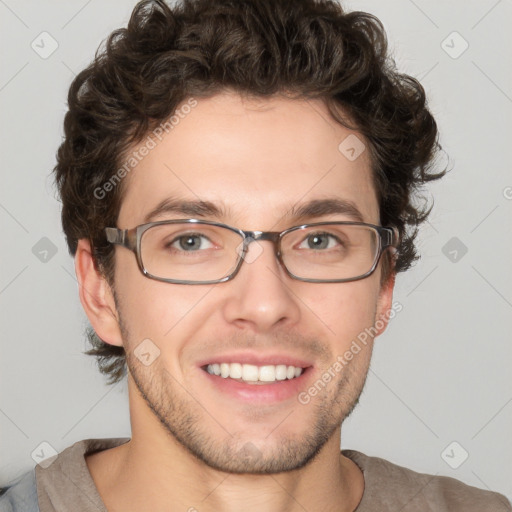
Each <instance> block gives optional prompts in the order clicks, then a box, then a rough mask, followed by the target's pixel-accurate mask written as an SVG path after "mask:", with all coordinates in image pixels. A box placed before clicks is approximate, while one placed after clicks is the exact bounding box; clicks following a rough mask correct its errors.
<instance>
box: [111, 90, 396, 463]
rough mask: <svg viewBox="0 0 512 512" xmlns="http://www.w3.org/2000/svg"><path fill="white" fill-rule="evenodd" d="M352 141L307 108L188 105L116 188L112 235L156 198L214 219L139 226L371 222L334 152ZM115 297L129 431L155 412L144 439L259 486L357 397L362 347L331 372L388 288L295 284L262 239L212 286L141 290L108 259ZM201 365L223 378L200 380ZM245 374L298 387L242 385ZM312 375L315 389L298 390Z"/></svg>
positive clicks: (140, 217) (317, 439)
mask: <svg viewBox="0 0 512 512" xmlns="http://www.w3.org/2000/svg"><path fill="white" fill-rule="evenodd" d="M351 134H352V135H353V133H352V132H350V131H349V130H347V129H346V128H344V127H342V126H340V125H339V124H337V123H336V122H335V121H334V120H332V119H331V118H330V116H329V114H328V112H327V109H326V108H325V106H324V105H323V103H321V102H320V101H316V100H315V101H302V100H289V99H281V98H272V99H265V100H247V99H246V100H242V99H241V98H240V97H239V96H238V95H236V94H234V93H223V94H219V95H216V96H214V97H212V98H209V99H200V100H197V105H196V106H195V107H194V108H192V109H191V112H190V113H189V114H188V115H187V116H184V117H183V118H182V119H180V121H179V123H178V124H176V125H175V126H174V128H173V129H172V130H171V131H169V133H168V134H167V135H166V136H165V137H164V138H163V140H162V141H161V142H159V143H158V144H157V145H156V147H154V148H153V149H152V150H151V151H150V152H149V153H148V154H147V156H145V157H144V158H143V159H142V160H141V161H140V163H139V164H138V165H137V167H136V169H134V170H133V171H132V172H131V174H130V175H129V176H128V177H127V178H125V182H124V187H125V195H124V199H123V202H122V206H121V209H120V214H119V220H118V227H119V228H123V229H127V228H132V227H134V226H137V225H139V224H143V223H144V222H148V220H146V216H147V215H148V214H149V213H150V212H151V211H152V210H153V209H154V208H155V207H156V206H157V205H158V204H159V203H161V202H162V201H163V200H166V199H169V198H172V200H173V201H174V202H175V203H176V202H178V203H179V202H182V201H187V202H197V201H208V202H210V203H213V204H214V205H215V206H217V209H218V212H217V213H218V215H216V216H213V213H212V212H202V215H201V212H200V211H197V212H195V214H194V215H192V214H191V212H190V211H186V210H184V211H182V212H180V211H178V210H169V211H162V212H161V213H160V214H158V215H156V216H154V217H152V218H151V219H150V220H151V221H157V220H166V219H183V218H199V219H203V220H213V221H217V222H222V223H225V224H228V225H231V226H234V227H237V228H240V229H244V230H254V231H256V230H261V231H282V230H284V229H287V228H289V227H292V226H294V225H300V224H303V223H306V222H324V221H351V220H355V219H354V217H353V216H351V214H350V212H347V211H343V210H340V211H334V210H332V209H331V210H325V211H324V212H323V213H322V212H321V211H316V212H315V211H313V212H310V214H311V215H308V216H307V217H301V218H300V219H299V218H295V217H294V216H293V215H292V207H294V211H296V210H297V209H298V207H300V206H302V205H304V204H306V203H308V202H310V201H315V200H326V199H338V200H341V201H345V202H349V203H351V204H352V205H353V206H355V208H357V210H358V211H359V212H360V215H361V216H362V220H363V221H364V222H368V223H372V224H379V212H378V203H377V197H376V194H375V190H374V187H373V184H372V177H371V171H370V162H369V155H368V152H367V151H364V152H363V153H362V154H361V155H360V156H359V157H358V158H357V159H355V160H354V159H348V158H346V156H345V155H344V154H343V153H342V152H340V150H339V149H338V146H339V145H340V143H341V142H342V141H343V140H344V139H345V138H346V137H347V136H349V135H351ZM360 138H361V137H360ZM114 287H115V296H116V307H117V313H118V316H119V318H120V322H121V327H122V334H123V344H124V346H125V349H126V353H127V364H128V368H129V374H130V375H129V379H133V380H130V386H132V387H133V389H134V390H137V392H136V393H135V395H134V396H131V397H130V400H131V408H132V411H131V412H132V417H133V416H134V415H135V423H136V422H137V418H136V417H137V415H138V416H139V417H140V416H143V415H151V416H153V415H154V417H156V418H157V419H158V420H159V422H157V423H158V425H159V428H163V429H164V431H166V432H168V433H170V434H172V436H173V437H174V438H175V439H176V440H177V441H178V442H179V443H180V444H181V445H182V446H183V447H185V448H186V449H187V450H188V451H189V452H191V453H193V454H194V455H195V456H196V457H197V458H199V459H200V460H201V461H203V462H204V463H205V464H207V465H208V466H210V467H214V468H217V469H221V470H223V471H228V472H267V473H268V472H279V471H286V470H291V469H296V468H299V467H302V466H303V465H305V464H306V463H307V462H308V461H310V460H311V459H312V458H313V457H314V456H315V454H317V453H318V452H319V451H320V450H321V448H322V447H323V446H324V445H325V443H326V442H327V441H328V440H329V439H330V438H332V436H333V435H335V434H336V433H339V431H338V429H339V427H340V425H341V423H342V421H343V419H344V418H345V417H346V416H347V415H348V414H349V413H350V411H351V410H352V408H353V407H354V405H355V403H356V402H357V400H358V397H359V395H360V393H361V390H362V387H363V384H364V381H365V378H366V374H367V371H368V365H369V361H370V356H371V349H372V344H371V341H370V342H368V343H367V344H366V345H365V346H362V348H361V350H360V351H359V352H358V353H357V354H356V355H354V357H353V358H352V359H351V360H350V361H346V360H344V364H343V367H342V369H341V370H338V371H336V370H334V371H333V365H334V364H335V362H336V361H337V360H338V361H339V360H340V359H339V357H338V356H343V354H344V353H345V352H346V351H347V350H348V349H349V348H350V346H351V343H352V341H353V340H355V339H356V338H357V336H358V335H359V334H360V333H361V332H362V331H364V330H365V328H368V327H370V326H372V325H373V324H374V323H375V321H376V320H377V319H378V318H380V317H381V316H382V315H383V314H384V313H385V311H386V310H387V308H389V305H390V300H391V288H392V287H386V288H381V286H380V266H379V267H377V270H376V271H375V272H374V273H373V274H371V275H370V276H369V277H367V278H364V279H361V280H358V281H353V282H347V283H308V282H301V281H298V280H294V279H292V278H291V277H289V276H288V275H287V273H286V272H285V270H284V269H283V268H282V266H281V265H280V263H279V261H278V260H277V258H276V256H275V252H274V246H273V243H272V242H270V241H260V242H258V243H252V244H251V245H249V250H248V253H247V256H246V261H245V262H244V263H243V264H242V266H241V268H240V270H239V272H238V274H237V275H236V277H235V278H234V279H233V280H230V281H227V282H223V283H217V284H211V285H185V284H169V283H164V282H159V281H156V280H152V279H148V278H146V277H145V276H144V275H143V274H142V273H141V272H140V270H139V268H138V266H137V263H136V259H135V257H134V254H133V253H132V252H130V251H129V250H127V249H126V248H123V247H119V246H118V247H116V274H115V281H114ZM148 339H149V340H150V341H147V340H148ZM143 340H146V341H145V342H144V343H146V345H141V347H142V346H145V347H149V352H150V353H152V354H153V355H155V354H158V357H156V359H154V361H153V362H152V363H151V364H149V365H146V364H143V363H142V362H141V361H140V360H139V358H138V357H137V356H136V354H137V347H138V346H139V345H140V344H141V342H143ZM148 343H149V345H147V344H148ZM152 357H153V356H151V358H152ZM216 364H218V365H222V364H224V365H225V366H224V368H227V369H228V370H229V372H230V373H229V376H228V377H223V376H220V375H219V376H218V375H214V374H211V373H209V372H208V368H209V369H210V370H213V369H214V368H215V366H214V365H216ZM228 364H229V366H226V365H228ZM209 365H211V366H209ZM240 365H242V366H240ZM245 365H248V366H247V368H246V367H245ZM254 366H256V367H258V369H257V372H260V373H261V372H262V371H263V373H265V372H269V374H270V375H273V373H272V372H276V368H277V374H278V375H279V374H280V372H283V371H284V370H283V366H284V367H286V371H287V372H288V371H290V372H291V373H290V375H289V376H291V375H292V374H293V375H295V374H299V373H300V375H299V376H298V377H293V378H285V379H284V380H275V381H273V382H265V381H254V379H255V377H254V375H252V376H251V371H254V368H253V367H254ZM264 366H268V367H270V369H268V368H267V369H266V370H265V369H264V370H261V367H264ZM279 367H280V368H279ZM289 367H295V368H296V370H295V369H292V370H289ZM329 369H330V371H329ZM240 371H242V373H243V377H246V379H247V380H243V378H239V372H240ZM237 372H238V373H237ZM244 372H246V373H244ZM260 373H256V375H260ZM326 373H329V375H330V378H329V380H328V382H326V380H327V379H326V378H325V374H326ZM281 377H282V375H281ZM322 378H324V380H323V382H324V383H325V386H319V385H318V384H317V388H318V389H317V392H316V393H314V392H313V393H307V392H308V390H309V389H310V388H311V387H312V386H313V387H314V384H315V383H316V382H317V381H319V379H320V380H322ZM305 392H306V393H307V394H308V400H305V399H304V393H305ZM300 396H302V400H300V399H299V397H300ZM306 401H307V403H305V402H306ZM132 423H133V419H132Z"/></svg>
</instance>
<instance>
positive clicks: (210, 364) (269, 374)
mask: <svg viewBox="0 0 512 512" xmlns="http://www.w3.org/2000/svg"><path fill="white" fill-rule="evenodd" d="M198 366H199V370H200V374H201V375H203V376H204V381H203V382H204V385H205V386H206V388H205V391H206V389H209V390H210V391H212V392H213V393H215V394H216V395H217V396H219V397H223V398H228V397H229V398H230V399H233V398H234V399H235V400H237V401H242V402H245V403H250V404H261V405H263V404H268V405H270V404H277V403H284V402H287V403H288V402H290V401H293V400H294V399H296V397H297V395H298V394H299V393H300V392H301V391H303V389H305V388H306V387H307V384H308V382H309V381H310V380H311V379H312V378H313V377H314V376H315V372H314V366H313V364H312V363H310V362H308V361H306V360H303V359H299V358H295V357H292V356H290V355H285V354H277V353H276V354H273V355H271V354H266V355H263V354H256V353H254V352H246V353H243V354H242V353H237V354H229V355H228V354H224V355H219V356H217V357H216V358H215V359H209V360H203V361H202V362H201V363H200V364H199V365H198Z"/></svg>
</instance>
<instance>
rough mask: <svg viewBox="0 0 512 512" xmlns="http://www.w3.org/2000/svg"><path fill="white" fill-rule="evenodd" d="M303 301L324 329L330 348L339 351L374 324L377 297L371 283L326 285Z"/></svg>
mask: <svg viewBox="0 0 512 512" xmlns="http://www.w3.org/2000/svg"><path fill="white" fill-rule="evenodd" d="M304 302H305V303H306V304H307V305H308V306H309V307H310V309H311V312H312V314H313V316H314V317H316V318H317V322H318V321H320V324H321V325H323V326H324V330H325V333H326V335H327V336H328V337H329V338H330V339H331V343H332V348H333V349H335V350H336V351H338V352H339V351H342V350H343V349H344V348H345V347H347V346H349V345H350V343H351V342H352V340H353V339H356V338H357V336H358V335H359V334H360V333H361V332H363V331H364V330H365V328H367V327H370V326H371V325H373V322H374V320H375V312H376V303H377V295H376V292H375V289H374V286H373V285H372V283H371V282H370V281H368V282H365V280H360V281H354V282H351V283H339V284H332V285H327V284H326V285H325V286H322V289H320V290H318V291H317V292H316V293H315V294H311V295H310V297H309V298H308V299H307V300H304Z"/></svg>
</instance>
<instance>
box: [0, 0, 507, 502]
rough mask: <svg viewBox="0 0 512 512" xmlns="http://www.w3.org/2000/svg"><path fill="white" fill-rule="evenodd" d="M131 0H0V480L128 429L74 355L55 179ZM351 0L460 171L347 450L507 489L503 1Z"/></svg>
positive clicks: (97, 378) (77, 312)
mask: <svg viewBox="0 0 512 512" xmlns="http://www.w3.org/2000/svg"><path fill="white" fill-rule="evenodd" d="M134 4H135V2H132V1H121V0H117V1H111V2H100V1H99V0H89V1H83V0H71V1H67V2H56V1H55V2H51V1H35V0H32V1H22V0H17V1H15V0H0V39H1V46H0V48H1V55H2V65H1V67H0V73H1V74H0V108H1V113H2V122H1V129H2V136H1V145H2V146H1V155H2V162H1V173H2V180H1V183H2V186H1V189H0V223H1V224H0V225H1V233H2V255H1V269H0V314H1V325H0V328H1V343H2V347H1V368H0V379H1V401H0V432H1V436H0V481H2V482H4V481H5V480H6V479H11V478H13V477H14V476H17V475H18V474H21V473H22V472H23V471H25V470H27V469H28V468H30V467H33V466H34V460H36V459H32V457H31V454H32V453H34V451H36V452H37V450H38V449H40V448H38V447H39V446H40V443H41V442H47V443H49V444H50V445H51V446H52V447H54V448H55V449H56V450H57V451H61V450H62V449H64V448H66V447H67V446H69V445H71V444H72V443H74V442H75V441H78V440H81V439H85V438H93V437H117V436H129V435H130V425H129V413H128V401H127V391H126V385H125V383H124V382H123V383H122V384H120V385H117V386H115V387H107V386H106V385H105V384H104V379H103V377H102V376H101V375H100V374H99V372H98V371H97V370H96V365H95V361H94V360H93V359H92V358H91V357H87V356H85V355H83V354H82V353H81V351H82V350H84V349H85V348H86V342H85V339H84V336H83V334H82V333H83V329H84V326H85V325H86V317H85V315H84V313H83V312H82V308H81V305H80V303H79V300H78V293H77V283H76V280H75V277H74V269H73V261H72V259H71V258H70V256H69V255H68V253H67V250H66V246H65V242H64V237H63V234H62V233H61V229H60V218H59V203H58V201H57V200H56V198H55V192H54V189H53V186H52V178H51V176H50V172H51V169H52V167H53V165H54V155H55V151H56V149H57V147H58V145H59V143H60V139H61V136H62V120H63V114H64V112H65V110H66V94H67V88H68V87H69V84H70V81H71V80H72V78H73V76H74V75H75V74H76V73H77V72H79V71H80V70H81V69H82V68H83V67H85V66H86V65H87V64H88V62H89V61H90V60H91V58H92V57H93V55H94V51H95V50H96V48H97V46H98V44H99V43H100V42H101V41H102V40H103V39H104V38H105V37H106V36H107V35H108V34H109V33H110V32H111V31H112V30H113V29H115V28H117V27H119V26H122V25H125V24H126V22H127V20H128V17H129V14H130V12H131V9H132V7H133V5H134ZM346 5H347V7H349V8H350V9H351V10H365V11H368V12H371V13H373V14H375V15H377V16H378V17H379V18H380V19H381V20H382V21H383V23H384V24H385V26H386V29H387V30H388V35H389V39H390V44H391V47H392V49H393V51H394V52H395V55H396V60H397V63H398V66H399V67H400V68H401V69H402V70H403V71H404V72H407V73H410V74H412V75H414V76H416V77H418V78H420V79H421V80H422V83H423V84H424V86H425V88H426V90H427V93H428V95H429V98H430V105H431V108H432V111H433V112H434V114H435V116H436V117H437V120H438V123H439V126H440V130H441V134H442V144H443V146H444V148H445V149H446V151H447V152H448V153H449V155H450V159H451V165H452V168H453V170H452V172H451V173H450V174H449V175H448V176H447V177H446V178H445V179H444V180H443V181H442V183H438V184H434V185H433V186H431V187H430V188H429V192H430V193H431V194H432V195H433V196H434V197H435V207H434V210H433V213H432V215H431V218H430V223H429V224H427V225H426V226H425V228H424V229H423V231H422V232H421V237H420V240H419V248H420V251H421V253H422V259H421V261H420V262H418V263H417V264H416V266H415V267H414V269H413V270H411V271H409V272H408V273H406V274H401V275H399V277H398V279H397V284H396V291H395V300H396V301H399V302H400V303H401V304H402V305H403V310H402V312H400V313H399V314H398V315H397V316H396V317H395V318H394V320H393V321H392V322H391V325H390V326H389V328H388V330H387V332H386V333H385V334H384V335H383V336H382V337H380V338H379V339H378V340H377V341H376V348H375V354H374V359H373V362H372V366H371V370H370V375H369V379H368V382H367V385H366V388H365V391H364V393H363V395H362V397H361V403H360V405H359V407H358V408H357V410H356V411H355V412H354V414H353V416H351V417H350V418H349V419H348V420H347V422H346V423H345V425H344V429H343V439H342V447H344V448H353V449H357V450H361V451H363V452H365V453H367V454H369V455H375V456H380V457H384V458H387V459H390V460H391V461H393V462H395V463H397V464H400V465H405V466H408V467H411V468H413V469H415V470H417V471H420V472H428V473H433V474H440V475H448V476H452V477H455V478H458V479H461V480H463V481H465V482H467V483H468V484H471V485H474V486H477V487H481V488H490V489H493V490H497V491H500V492H502V493H504V494H506V495H507V496H508V497H509V498H512V441H511V432H512V403H511V402H512V379H511V372H510V366H511V360H512V339H511V334H510V319H511V312H512V286H511V285H512V272H511V271H510V265H511V261H512V243H511V237H510V233H511V231H512V230H511V228H512V215H511V214H512V173H511V169H510V163H509V162H510V153H511V149H510V148H511V147H512V144H511V143H510V141H509V137H510V134H512V117H511V114H512V85H511V71H512V64H511V57H510V55H511V47H512V45H511V39H512V36H511V33H512V32H511V31H510V30H509V29H510V25H511V23H512V3H511V2H510V0H509V1H507V0H502V1H496V0H479V1H475V0H471V1H468V0H456V1H455V0H452V1H449V2H428V1H426V0H415V1H412V0H394V1H387V2H383V1H379V0H352V1H348V2H346ZM44 31H46V32H48V33H49V34H50V35H51V37H49V36H46V35H43V36H41V35H40V34H41V33H42V32H44ZM454 31H455V32H457V33H458V34H453V32H454ZM52 38H53V39H54V40H55V41H56V42H57V43H58V48H57V49H56V50H55V51H54V53H52V54H51V55H49V56H48V55H45V54H44V52H49V51H50V50H51V45H52V44H54V43H52ZM33 41H34V46H35V47H36V48H37V49H38V52H39V53H37V52H36V51H35V50H34V49H33V48H32V47H31V44H32V42H33ZM443 41H444V43H443ZM466 42H467V44H469V47H468V48H467V50H466V51H465V52H464V53H461V52H462V50H463V49H464V48H465V46H466ZM41 53H42V54H43V56H44V57H46V58H43V57H42V56H41V55H40V54H41ZM44 237H46V238H47V239H49V241H51V243H49V242H48V240H43V241H41V239H42V238H44ZM454 237H455V238H454ZM447 244H448V245H447ZM34 247H35V248H34ZM464 247H465V248H466V249H467V252H466V253H465V252H464V251H465V249H464ZM44 250H47V251H48V252H47V254H46V255H45V253H44V252H42V251H44ZM55 251H56V252H55ZM454 251H455V252H454ZM53 252H55V254H53ZM453 442H456V443H457V444H451V443H453ZM447 447H448V448H447ZM466 452H467V454H468V458H467V460H464V458H465V456H466V455H465V454H466ZM443 454H444V455H443Z"/></svg>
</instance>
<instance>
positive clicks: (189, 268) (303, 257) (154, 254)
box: [105, 219, 398, 284]
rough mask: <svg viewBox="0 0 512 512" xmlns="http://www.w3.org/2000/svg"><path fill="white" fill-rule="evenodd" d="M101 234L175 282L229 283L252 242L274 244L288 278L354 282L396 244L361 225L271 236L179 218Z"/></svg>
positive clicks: (150, 273)
mask: <svg viewBox="0 0 512 512" xmlns="http://www.w3.org/2000/svg"><path fill="white" fill-rule="evenodd" d="M105 234H106V237H107V241H108V242H109V243H111V244H118V245H121V246H123V247H126V248H127V249H130V250H131V251H133V252H134V253H135V255H136V257H137V263H138V265H139V268H140V270H141V271H142V273H143V274H144V275H145V276H147V277H148V278H150V279H156V280H158V281H164V282H166V283H175V284H214V283H221V282H224V281H229V280H230V279H233V278H234V277H235V276H236V274H237V272H238V271H239V270H240V267H241V265H242V262H243V261H244V260H246V259H247V254H248V247H249V244H250V243H251V242H254V241H271V242H273V243H274V250H275V254H276V256H277V258H278V260H279V262H280V263H281V264H282V266H283V267H284V269H285V270H286V272H287V274H288V275H289V276H290V277H291V278H293V279H297V280H299V281H306V282H309V283H343V282H347V281H355V280H358V279H363V278H365V277H367V276H369V275H370V274H371V273H372V272H373V271H374V270H375V268H376V267H377V263H378V261H379V258H380V256H381V255H382V253H383V251H384V250H385V249H386V248H388V247H396V245H397V243H398V231H397V230H396V228H385V227H381V226H375V225H373V224H367V223H364V222H318V223H314V224H303V225H301V226H294V227H291V228H289V229H286V230H284V231H281V232H275V231H243V230H241V229H237V228H234V227H231V226H227V225H226V224H220V223H218V222H211V221H206V220H197V219H185V220H183V219H180V220H164V221H159V222H150V223H148V224H142V225H140V226H137V227H135V228H132V229H118V228H111V227H108V228H105ZM247 261H248V262H249V263H250V261H249V259H247Z"/></svg>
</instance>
